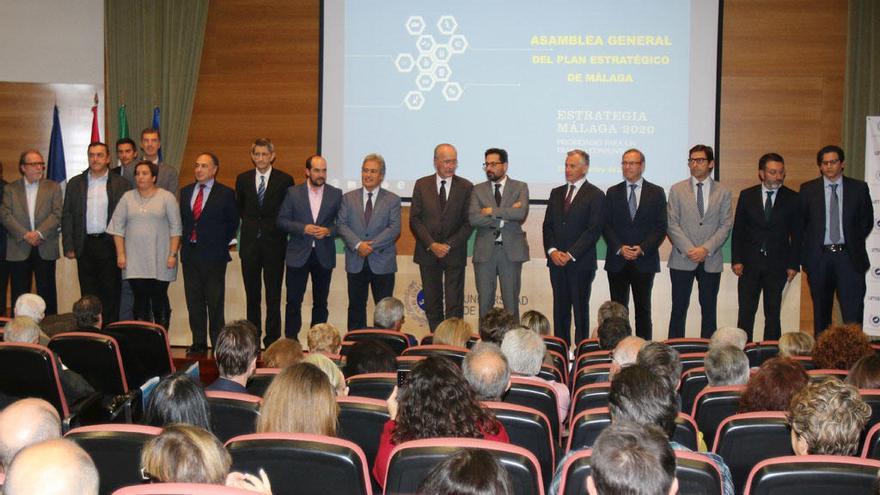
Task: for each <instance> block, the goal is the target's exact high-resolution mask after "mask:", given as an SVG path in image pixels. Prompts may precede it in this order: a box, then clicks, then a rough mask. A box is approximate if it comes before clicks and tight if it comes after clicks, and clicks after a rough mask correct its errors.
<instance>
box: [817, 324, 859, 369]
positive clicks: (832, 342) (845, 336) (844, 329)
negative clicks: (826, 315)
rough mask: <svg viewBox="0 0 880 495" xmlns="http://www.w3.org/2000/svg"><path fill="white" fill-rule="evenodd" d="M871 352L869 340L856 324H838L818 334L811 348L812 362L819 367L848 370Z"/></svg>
mask: <svg viewBox="0 0 880 495" xmlns="http://www.w3.org/2000/svg"><path fill="white" fill-rule="evenodd" d="M873 353H874V349H872V348H871V341H870V340H869V339H868V336H867V335H865V332H862V329H861V328H859V326H858V325H838V326H832V327H830V328H828V330H825V331H824V332H822V334H821V335H819V339H818V340H817V341H816V346H815V347H814V348H813V363H815V364H816V367H817V368H821V369H835V370H848V369H850V368H852V367H853V365H854V364H856V361H858V360H859V359H862V358H863V357H865V356H870V355H871V354H873Z"/></svg>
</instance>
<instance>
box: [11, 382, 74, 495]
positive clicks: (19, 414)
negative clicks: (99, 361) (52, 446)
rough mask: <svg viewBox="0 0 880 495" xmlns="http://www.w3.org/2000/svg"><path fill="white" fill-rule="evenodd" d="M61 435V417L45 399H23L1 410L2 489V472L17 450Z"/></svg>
mask: <svg viewBox="0 0 880 495" xmlns="http://www.w3.org/2000/svg"><path fill="white" fill-rule="evenodd" d="M55 438H61V418H60V417H59V415H58V411H57V410H56V409H55V407H53V406H52V404H49V403H48V402H46V401H44V400H43V399H33V398H31V399H21V400H19V401H16V402H13V403H12V404H10V405H9V406H7V407H6V408H5V409H3V410H2V411H0V493H2V486H3V480H2V478H3V473H4V472H5V471H6V470H7V469H8V468H9V465H10V464H11V463H12V458H13V457H15V454H18V452H19V451H20V450H21V449H23V448H25V447H27V446H29V445H33V444H35V443H40V442H43V441H46V440H52V439H55Z"/></svg>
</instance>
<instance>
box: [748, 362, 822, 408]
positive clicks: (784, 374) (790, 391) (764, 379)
mask: <svg viewBox="0 0 880 495" xmlns="http://www.w3.org/2000/svg"><path fill="white" fill-rule="evenodd" d="M808 383H810V377H809V375H807V372H806V371H804V367H803V366H801V365H800V364H799V363H798V362H797V361H793V360H791V359H789V358H781V357H775V358H773V359H768V360H767V361H764V364H762V365H761V367H760V368H758V371H756V372H755V373H754V374H753V375H752V377H751V378H749V384H748V385H747V386H746V389H745V390H744V391H743V393H742V396H741V397H740V399H739V412H741V413H746V412H753V411H787V410H788V406H789V404H791V397H792V396H793V395H794V394H796V393H797V392H799V391H800V390H801V389H802V388H804V387H806V386H807V384H808Z"/></svg>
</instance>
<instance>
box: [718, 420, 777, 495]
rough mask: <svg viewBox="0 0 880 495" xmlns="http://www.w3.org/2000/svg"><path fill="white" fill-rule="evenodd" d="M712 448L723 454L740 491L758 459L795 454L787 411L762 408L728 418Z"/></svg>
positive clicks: (719, 426) (721, 425) (723, 422)
mask: <svg viewBox="0 0 880 495" xmlns="http://www.w3.org/2000/svg"><path fill="white" fill-rule="evenodd" d="M713 443H714V448H713V449H712V451H713V452H715V453H716V454H718V455H720V456H721V457H722V458H723V459H724V462H725V463H726V464H727V467H729V468H730V474H731V476H732V477H733V484H734V486H735V487H737V489H738V490H739V491H742V490H743V489H744V488H745V484H746V480H747V479H748V477H749V473H750V472H751V471H752V468H754V467H755V466H756V465H758V463H760V462H761V461H763V460H765V459H770V458H773V457H782V456H788V455H794V452H793V451H792V449H791V430H790V429H789V427H788V421H787V420H786V414H785V413H784V412H781V411H762V412H750V413H743V414H736V415H733V416H730V417H728V418H725V419H724V421H722V422H721V424H720V425H718V430H717V432H716V433H715V441H714V442H713Z"/></svg>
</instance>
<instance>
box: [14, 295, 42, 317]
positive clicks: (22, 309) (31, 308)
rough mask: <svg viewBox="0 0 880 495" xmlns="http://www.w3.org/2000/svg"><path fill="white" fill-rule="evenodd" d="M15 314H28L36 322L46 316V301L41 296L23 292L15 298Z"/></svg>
mask: <svg viewBox="0 0 880 495" xmlns="http://www.w3.org/2000/svg"><path fill="white" fill-rule="evenodd" d="M14 312H15V316H30V317H31V318H33V319H34V321H35V322H37V324H39V323H40V322H41V321H43V318H44V317H45V316H46V301H44V300H43V298H42V297H40V296H38V295H36V294H31V293H25V294H22V295H20V296H18V299H16V300H15V309H14Z"/></svg>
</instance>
